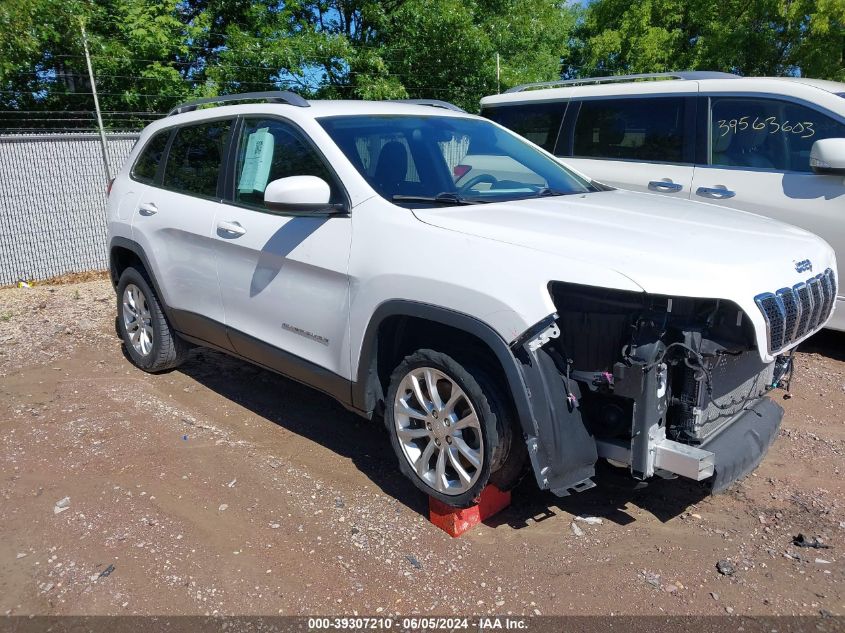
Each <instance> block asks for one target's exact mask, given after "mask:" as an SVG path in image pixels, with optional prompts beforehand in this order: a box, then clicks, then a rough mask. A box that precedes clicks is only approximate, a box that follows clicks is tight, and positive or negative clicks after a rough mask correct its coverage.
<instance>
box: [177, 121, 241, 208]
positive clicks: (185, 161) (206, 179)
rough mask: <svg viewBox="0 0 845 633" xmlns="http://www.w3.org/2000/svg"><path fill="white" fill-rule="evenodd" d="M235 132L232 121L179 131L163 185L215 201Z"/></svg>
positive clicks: (204, 124) (189, 126)
mask: <svg viewBox="0 0 845 633" xmlns="http://www.w3.org/2000/svg"><path fill="white" fill-rule="evenodd" d="M231 130H232V121H231V120H225V121H210V122H208V123H201V124H199V125H188V126H185V127H181V128H179V129H178V130H177V132H176V138H174V139H173V143H172V144H171V145H170V151H169V152H168V155H167V164H166V165H165V167H164V181H163V182H162V184H163V185H164V186H165V187H167V188H168V189H175V190H177V191H180V192H183V193H188V194H195V195H199V196H206V197H209V198H213V197H215V196H216V195H217V178H218V176H219V175H220V166H221V164H222V162H223V155H224V152H225V151H226V144H227V143H228V142H229V134H230V132H231Z"/></svg>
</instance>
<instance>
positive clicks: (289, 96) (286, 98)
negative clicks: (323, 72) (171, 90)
mask: <svg viewBox="0 0 845 633" xmlns="http://www.w3.org/2000/svg"><path fill="white" fill-rule="evenodd" d="M237 101H267V102H268V103H286V104H288V105H292V106H297V107H299V108H308V107H310V106H311V104H309V103H308V102H307V101H306V100H305V99H303V98H302V97H300V96H299V95H298V94H296V93H295V92H290V91H288V90H276V91H270V92H241V93H239V94H232V95H220V96H219V97H205V98H204V99H196V100H194V101H187V102H185V103H180V104H179V105H178V106H176V107H175V108H173V109H172V110H171V111H170V112H168V113H167V116H171V115H173V114H182V113H183V112H193V111H194V110H196V109H197V108H198V107H199V106H201V105H206V104H209V103H215V104H224V103H235V102H237Z"/></svg>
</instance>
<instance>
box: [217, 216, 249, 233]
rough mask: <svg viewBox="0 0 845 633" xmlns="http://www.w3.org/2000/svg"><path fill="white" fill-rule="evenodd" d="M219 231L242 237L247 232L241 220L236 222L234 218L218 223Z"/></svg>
mask: <svg viewBox="0 0 845 633" xmlns="http://www.w3.org/2000/svg"><path fill="white" fill-rule="evenodd" d="M217 232H218V233H226V234H228V235H230V236H235V237H240V236H241V235H244V234H245V233H246V229H245V228H244V227H242V226H241V223H240V222H235V221H234V220H221V221H220V222H218V223H217Z"/></svg>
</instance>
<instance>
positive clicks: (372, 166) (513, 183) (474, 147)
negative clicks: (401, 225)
mask: <svg viewBox="0 0 845 633" xmlns="http://www.w3.org/2000/svg"><path fill="white" fill-rule="evenodd" d="M319 121H320V124H321V125H322V126H323V128H324V129H325V130H326V132H328V134H329V136H331V137H332V140H334V142H335V143H336V144H337V145H338V146H339V147H340V148H341V150H342V151H343V152H344V154H346V157H347V158H348V159H349V160H350V161H351V162H352V164H353V165H355V167H356V168H357V169H358V171H359V172H361V175H362V176H363V177H364V178H365V179H366V180H367V182H369V183H370V185H371V186H372V187H373V189H375V190H376V191H377V192H378V193H379V195H381V196H382V197H383V198H385V199H386V200H390V201H391V202H393V203H395V204H399V205H402V206H429V205H447V206H450V205H458V204H480V203H484V202H499V201H503V200H519V199H523V198H532V197H544V196H555V195H566V194H573V193H586V192H589V191H596V188H595V187H593V186H592V185H591V184H590V183H589V182H588V181H587V180H585V179H583V178H581V177H579V176H576V175H575V174H573V173H572V172H570V171H569V170H567V169H566V168H564V167H563V166H561V165H560V163H558V162H557V161H555V160H554V159H552V158H550V157H548V156H546V155H545V154H544V153H543V152H541V151H540V150H538V149H537V148H536V147H534V146H533V145H531V144H530V143H528V142H527V141H525V140H523V139H522V138H521V137H519V136H516V135H515V134H513V133H511V132H508V131H506V130H504V129H502V128H500V127H498V126H496V125H494V124H492V123H490V122H489V121H484V120H480V119H464V118H457V117H449V116H436V115H435V116H403V115H398V116H397V115H384V116H382V115H358V116H339V117H326V118H322V119H320V120H319Z"/></svg>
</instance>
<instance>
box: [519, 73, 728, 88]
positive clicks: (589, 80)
mask: <svg viewBox="0 0 845 633" xmlns="http://www.w3.org/2000/svg"><path fill="white" fill-rule="evenodd" d="M738 77H739V75H734V74H733V73H723V72H717V71H711V70H686V71H681V72H672V73H641V74H638V75H611V76H609V77H585V78H583V79H559V80H557V81H539V82H536V83H530V84H522V85H520V86H514V87H513V88H509V89H508V90H505V93H509V92H524V91H526V90H532V89H536V88H556V87H558V86H588V85H593V84H611V83H618V82H624V81H636V80H639V79H686V80H695V79H737V78H738Z"/></svg>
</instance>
